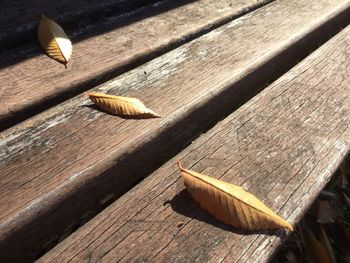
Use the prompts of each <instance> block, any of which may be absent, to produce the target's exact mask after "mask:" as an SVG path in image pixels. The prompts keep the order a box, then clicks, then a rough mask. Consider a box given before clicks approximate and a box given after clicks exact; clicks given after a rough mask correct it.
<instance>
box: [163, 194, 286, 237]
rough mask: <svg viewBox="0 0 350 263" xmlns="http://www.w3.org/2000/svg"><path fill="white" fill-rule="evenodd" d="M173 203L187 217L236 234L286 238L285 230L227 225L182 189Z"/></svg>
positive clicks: (172, 206)
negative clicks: (246, 228) (253, 228)
mask: <svg viewBox="0 0 350 263" xmlns="http://www.w3.org/2000/svg"><path fill="white" fill-rule="evenodd" d="M169 203H170V205H171V208H172V209H173V210H174V211H176V212H177V213H179V214H181V215H184V216H186V217H190V218H192V219H195V220H198V221H201V222H204V223H207V224H209V225H212V226H215V227H217V228H220V229H222V230H225V231H230V232H234V233H236V234H240V235H256V234H264V235H270V236H272V235H275V236H277V237H279V238H282V239H285V238H286V234H285V231H284V230H277V231H276V230H271V231H268V230H255V231H248V230H241V229H238V228H234V227H232V226H229V225H226V224H225V223H222V222H221V221H219V220H218V219H216V218H215V217H213V216H211V215H210V214H208V213H207V212H206V211H205V210H203V209H202V208H200V206H199V205H197V204H196V203H195V202H194V201H193V200H192V198H191V196H190V194H189V193H188V192H187V191H185V190H182V191H181V192H180V193H178V194H177V195H175V196H174V197H173V199H172V200H171V201H170V202H169Z"/></svg>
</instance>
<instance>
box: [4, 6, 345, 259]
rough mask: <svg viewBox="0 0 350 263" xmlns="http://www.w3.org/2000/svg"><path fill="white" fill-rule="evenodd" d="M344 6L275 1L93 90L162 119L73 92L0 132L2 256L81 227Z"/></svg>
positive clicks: (33, 249)
mask: <svg viewBox="0 0 350 263" xmlns="http://www.w3.org/2000/svg"><path fill="white" fill-rule="evenodd" d="M349 5H350V3H349V2H348V1H345V0H344V1H339V2H338V4H337V5H335V4H334V2H333V1H331V0H322V1H318V2H317V3H315V2H314V1H311V0H298V1H293V3H290V2H286V1H281V2H276V3H274V4H270V5H267V6H265V7H264V8H261V9H259V10H257V11H255V12H253V13H251V14H249V15H247V16H244V17H242V18H240V19H237V20H235V21H233V22H231V23H228V24H227V25H225V26H223V27H220V28H218V29H217V30H214V31H212V32H210V33H208V34H206V35H204V36H202V37H200V38H198V39H196V40H194V41H191V42H189V43H188V44H185V45H183V46H181V47H180V48H177V49H176V50H174V51H171V52H169V53H167V54H165V55H163V56H161V57H159V58H157V59H155V60H153V61H151V62H149V63H147V64H145V65H143V66H141V67H139V68H136V69H135V70H132V71H130V72H128V73H126V74H123V75H121V76H120V77H118V78H116V79H114V80H112V81H110V82H107V83H106V84H104V85H101V86H99V87H98V88H97V89H96V90H98V91H101V92H106V93H110V94H114V95H121V96H130V97H136V98H140V99H142V101H143V102H144V103H145V104H146V105H147V106H148V107H149V108H151V109H152V110H154V111H156V112H158V113H159V114H161V115H162V116H163V118H161V119H150V120H133V119H131V120H130V119H129V120H125V119H121V118H118V117H115V116H111V115H107V114H105V113H102V112H99V111H97V110H96V109H93V108H91V107H88V106H89V105H91V103H90V102H89V99H88V98H86V97H85V96H78V97H76V98H74V99H71V100H69V101H67V102H65V103H63V104H61V105H59V106H57V107H54V108H52V109H50V110H48V111H46V112H44V113H43V114H41V115H39V116H37V117H35V118H32V119H30V120H28V121H26V122H24V123H22V124H21V125H18V126H16V127H14V128H12V129H9V130H8V131H6V132H4V133H2V134H1V135H0V136H1V137H0V144H1V146H2V147H1V148H0V166H1V167H0V168H1V177H0V209H1V211H2V213H1V214H0V258H4V257H6V256H9V255H11V256H18V257H30V258H33V257H36V256H38V255H40V253H42V251H41V252H40V251H39V249H43V251H45V249H46V247H50V246H52V244H54V243H56V242H57V241H59V240H61V239H62V238H63V237H64V236H65V235H66V234H67V233H70V232H71V231H72V230H74V229H76V228H77V227H79V226H80V224H82V223H84V222H85V221H86V220H87V219H89V218H91V217H92V216H93V215H95V214H96V213H97V212H98V211H100V210H101V209H102V208H104V207H106V206H107V205H108V204H109V203H110V202H112V201H113V200H115V199H116V198H117V197H118V196H119V195H120V194H122V193H124V192H125V191H126V190H128V189H129V188H130V187H131V186H132V185H134V184H136V183H137V182H138V181H139V180H141V179H142V178H143V177H146V176H147V175H148V174H149V173H150V172H151V171H152V170H154V169H156V168H157V167H159V166H160V165H161V164H162V163H164V162H165V161H167V160H168V159H169V157H171V156H173V155H174V154H176V153H178V152H179V151H180V150H181V149H183V148H184V147H185V146H186V145H188V144H189V143H190V142H191V141H192V140H193V138H194V137H195V136H197V134H199V133H201V132H203V131H205V130H207V129H208V128H209V127H210V126H211V125H213V124H214V123H215V122H216V121H217V120H218V118H220V116H224V115H225V114H227V113H228V112H231V111H232V110H233V109H234V108H235V107H236V106H237V105H239V104H241V103H242V101H244V99H247V98H249V97H250V96H251V95H252V93H254V92H256V91H258V90H259V89H261V88H262V87H263V85H265V83H266V82H267V81H269V79H271V78H272V77H273V76H274V75H275V74H276V72H278V71H280V70H281V69H285V68H286V67H288V65H289V66H290V65H291V63H293V61H294V62H295V59H297V58H300V56H301V55H303V54H304V55H305V52H307V51H308V47H310V46H311V47H312V46H313V43H315V41H316V40H317V39H318V38H319V37H320V36H322V35H327V36H328V35H329V32H330V30H329V28H330V27H331V28H333V26H335V25H336V24H337V23H336V21H338V20H337V19H336V18H338V17H340V14H344V12H345V14H349V12H348V11H349ZM296 9H297V10H298V12H295V10H296ZM287 15H288V16H289V17H291V18H290V19H288V20H286V19H285V18H286V16H287ZM333 18H334V19H333ZM329 21H333V23H331V24H329V23H328V22H329ZM346 21H348V20H346ZM257 43H259V44H257ZM145 72H146V74H145ZM218 72H220V74H218ZM184 127H186V128H184ZM19 249H20V250H21V251H26V252H28V253H29V254H26V253H24V252H23V253H21V255H19V254H18V253H16V251H18V250H19ZM4 251H6V253H5V252H4ZM7 262H8V260H7Z"/></svg>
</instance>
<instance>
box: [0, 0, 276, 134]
mask: <svg viewBox="0 0 350 263" xmlns="http://www.w3.org/2000/svg"><path fill="white" fill-rule="evenodd" d="M86 1H87V0H79V1H78V0H77V1H72V2H73V3H74V4H73V5H72V10H75V11H77V10H76V9H77V6H79V5H80V4H82V3H83V2H86ZM135 1H136V0H134V2H135ZM269 1H271V0H257V1H256V0H248V1H241V0H234V1H231V0H218V1H210V0H200V1H192V0H191V1H190V0H182V1H176V3H175V2H174V1H163V2H164V3H163V2H161V4H160V3H158V2H157V3H156V4H154V5H151V6H149V7H147V8H144V9H140V10H139V11H138V12H136V13H135V12H134V13H132V15H131V18H130V19H128V18H127V15H128V14H122V15H121V16H109V17H108V16H107V17H106V18H105V19H100V20H101V21H99V20H97V21H92V22H91V23H90V24H89V23H87V22H85V21H83V22H81V23H75V24H74V25H75V27H73V28H72V29H71V30H68V29H69V28H65V27H64V23H63V24H61V23H60V21H61V20H60V19H58V20H56V22H58V23H59V24H60V25H61V26H62V27H63V29H64V30H65V31H66V33H67V35H68V36H69V37H70V38H71V40H72V42H73V48H74V53H73V55H72V58H71V60H70V62H69V64H68V69H65V68H64V67H63V66H62V65H61V64H60V63H57V62H55V61H52V60H51V59H49V58H47V56H46V55H45V54H44V52H43V51H41V49H40V46H39V44H38V43H36V42H35V43H34V44H30V45H22V46H20V47H19V48H14V49H11V50H9V51H6V52H2V54H0V58H1V59H0V61H1V62H0V68H1V69H0V83H2V84H1V85H0V103H1V105H2V106H1V108H0V130H4V129H6V128H8V127H10V126H11V125H14V124H16V123H18V122H20V121H22V120H24V119H26V118H28V117H31V116H33V115H34V114H37V113H39V112H41V111H43V110H44V109H45V108H48V107H50V106H52V105H56V104H58V102H61V101H64V100H65V99H67V98H71V97H73V96H74V95H77V94H79V93H81V92H82V91H85V90H87V89H89V88H92V87H94V86H96V85H97V84H101V83H103V82H104V81H106V80H109V79H111V78H112V77H115V76H117V75H118V74H120V73H121V72H125V71H126V70H127V69H130V68H131V67H135V66H136V65H140V64H141V63H143V62H145V61H149V60H150V59H151V58H154V57H156V56H157V55H159V53H164V52H166V51H168V50H170V49H172V48H174V47H175V46H177V45H179V44H181V43H184V42H186V41H187V40H188V39H191V38H193V37H194V36H196V35H200V34H202V33H203V32H206V31H208V30H210V29H212V28H215V27H217V26H218V25H221V24H222V23H225V22H228V21H229V20H232V19H233V18H234V17H237V16H239V15H241V14H242V13H246V12H248V11H249V10H250V9H253V8H255V7H257V6H260V5H262V4H264V3H266V2H269ZM41 2H42V1H41ZM51 2H52V1H51ZM65 2H66V1H65ZM99 2H101V4H99V5H97V7H100V5H101V6H104V5H103V4H102V3H104V2H105V1H99ZM111 2H118V1H117V0H109V1H107V3H106V5H107V6H108V5H111V4H112V3H111ZM119 2H121V0H119ZM139 2H140V1H139ZM115 4H116V3H115ZM45 5H46V2H45ZM51 5H52V6H51ZM47 6H48V7H49V6H51V8H53V6H55V5H53V4H52V3H51V4H50V3H47ZM66 6H67V5H66ZM97 7H96V8H97ZM62 8H66V7H63V6H62ZM88 8H90V9H91V8H92V7H91V4H90V5H88V7H87V9H88ZM105 8H106V7H105ZM58 9H59V8H58ZM83 10H85V9H83ZM82 12H83V11H82ZM47 15H48V16H49V15H50V13H48V14H47ZM77 16H78V15H77ZM129 16H130V15H129ZM194 17H195V18H196V19H193V18H194ZM50 18H52V19H55V18H56V17H55V16H53V17H50ZM38 21H39V20H38ZM38 23H39V22H37V24H38ZM128 23H129V24H128ZM35 37H36V33H35ZM13 61H18V63H15V64H12V63H13Z"/></svg>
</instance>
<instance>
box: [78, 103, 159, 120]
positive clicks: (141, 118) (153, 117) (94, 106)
mask: <svg viewBox="0 0 350 263" xmlns="http://www.w3.org/2000/svg"><path fill="white" fill-rule="evenodd" d="M80 107H87V108H90V109H93V110H97V111H100V112H103V113H105V114H108V115H110V116H117V117H119V118H122V119H125V120H145V119H158V118H159V117H155V116H153V115H150V114H143V115H137V116H124V115H119V114H112V113H110V112H108V111H105V110H104V109H102V108H100V107H98V106H97V105H95V104H85V105H81V106H80Z"/></svg>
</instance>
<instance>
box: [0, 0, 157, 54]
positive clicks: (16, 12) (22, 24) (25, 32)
mask: <svg viewBox="0 0 350 263" xmlns="http://www.w3.org/2000/svg"><path fill="white" fill-rule="evenodd" d="M155 2H157V1H156V0H146V1H145V0H128V1H126V0H104V1H96V0H95V1H91V0H73V1H72V0H61V1H55V0H47V1H40V0H31V1H23V0H12V1H11V0H2V1H1V10H2V13H1V16H0V32H1V34H0V48H1V50H2V51H4V49H5V48H13V46H14V45H21V44H23V43H24V42H26V41H28V40H30V39H33V38H35V31H36V28H37V26H38V19H39V18H40V14H42V13H44V14H47V15H49V16H50V17H51V18H52V19H54V20H57V21H59V22H60V24H61V25H62V26H64V27H65V28H67V29H68V28H71V27H72V26H73V25H74V24H75V25H77V24H81V22H82V21H84V22H87V21H89V22H90V23H91V22H96V21H97V20H98V19H100V18H101V16H108V15H110V14H116V13H123V12H128V11H132V10H134V9H136V8H140V7H142V6H145V5H147V4H151V3H155ZM158 2H159V1H158Z"/></svg>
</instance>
